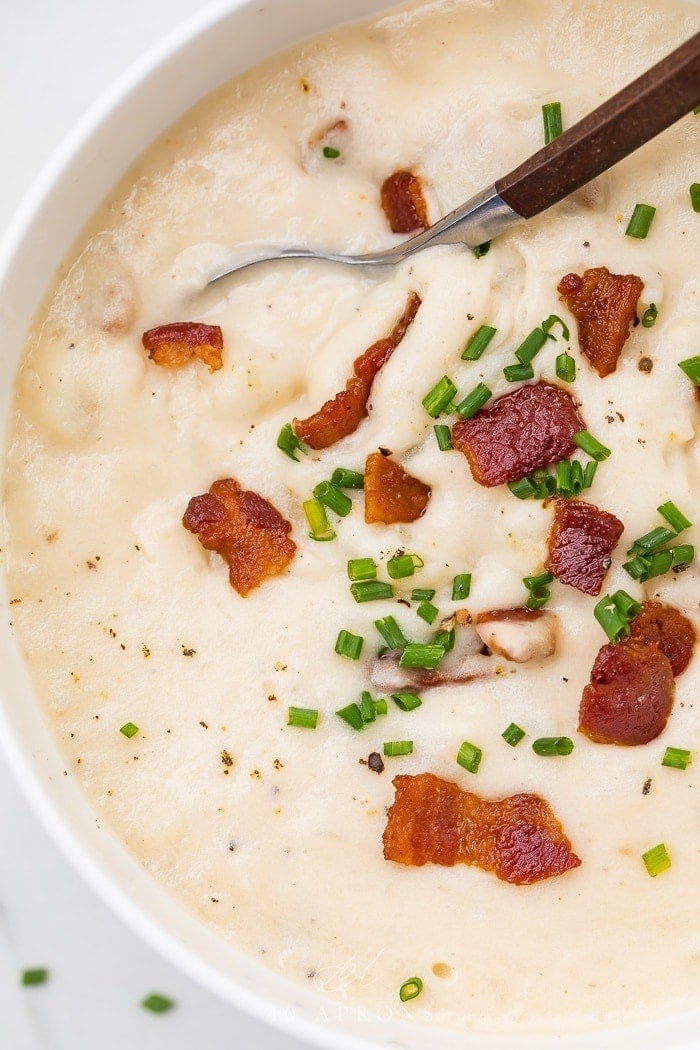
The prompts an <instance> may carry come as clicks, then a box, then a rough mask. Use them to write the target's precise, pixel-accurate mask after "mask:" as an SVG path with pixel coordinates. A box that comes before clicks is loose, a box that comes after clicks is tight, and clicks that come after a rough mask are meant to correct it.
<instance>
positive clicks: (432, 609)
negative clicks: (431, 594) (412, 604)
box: [416, 602, 440, 626]
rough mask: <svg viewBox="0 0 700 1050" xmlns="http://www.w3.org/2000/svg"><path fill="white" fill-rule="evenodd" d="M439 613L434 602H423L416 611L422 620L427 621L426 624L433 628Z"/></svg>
mask: <svg viewBox="0 0 700 1050" xmlns="http://www.w3.org/2000/svg"><path fill="white" fill-rule="evenodd" d="M439 612H440V610H439V609H438V608H437V607H436V606H434V605H433V603H432V602H421V603H420V605H419V606H418V608H417V609H416V613H417V614H418V616H420V618H421V620H425V622H426V623H427V624H430V625H431V626H432V624H434V623H435V620H436V619H437V616H438V613H439Z"/></svg>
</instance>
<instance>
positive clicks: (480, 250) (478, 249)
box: [472, 241, 491, 259]
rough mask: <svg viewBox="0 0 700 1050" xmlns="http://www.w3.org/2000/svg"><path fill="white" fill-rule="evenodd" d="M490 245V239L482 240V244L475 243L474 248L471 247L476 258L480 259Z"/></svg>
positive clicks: (487, 251)
mask: <svg viewBox="0 0 700 1050" xmlns="http://www.w3.org/2000/svg"><path fill="white" fill-rule="evenodd" d="M490 247H491V241H484V243H483V244H477V246H476V248H472V251H473V252H474V255H475V256H476V257H477V259H480V258H481V256H482V255H488V253H489V249H490Z"/></svg>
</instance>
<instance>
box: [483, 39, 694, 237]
mask: <svg viewBox="0 0 700 1050" xmlns="http://www.w3.org/2000/svg"><path fill="white" fill-rule="evenodd" d="M699 103H700V33H696V34H695V36H692V37H691V38H690V39H689V40H687V41H686V42H685V43H684V44H682V45H681V47H679V48H677V49H676V50H675V51H672V52H671V54H670V55H667V56H666V58H664V59H662V60H661V62H658V63H657V64H656V65H655V66H652V68H651V69H649V70H648V71H647V72H646V73H644V74H642V76H641V77H638V78H637V80H634V81H632V83H631V84H628V86H627V87H626V88H623V90H622V91H619V92H618V93H617V95H613V97H612V98H610V99H608V101H607V102H604V103H603V105H602V106H599V107H598V108H597V109H594V110H593V112H592V113H589V114H588V116H587V117H584V118H583V120H580V121H579V122H578V124H574V126H573V127H572V128H569V129H568V131H565V132H564V133H563V134H562V135H560V136H559V138H556V139H554V141H553V142H550V143H549V145H548V146H545V147H544V149H541V150H539V151H538V152H537V153H535V154H534V155H533V156H532V157H529V158H528V160H526V161H524V163H523V164H520V165H519V166H518V167H517V168H515V169H514V170H513V171H511V172H510V173H509V174H508V175H504V177H503V178H502V179H499V180H498V181H497V182H496V190H497V191H498V194H499V196H500V197H501V200H503V201H504V202H505V203H506V204H508V205H509V206H510V207H511V208H512V209H513V211H515V212H517V213H518V215H520V216H522V218H524V219H530V218H532V216H533V215H539V213H540V212H542V211H544V210H545V208H549V207H551V205H552V204H556V203H557V201H560V200H562V199H563V198H564V197H567V196H568V195H569V194H570V193H573V191H574V190H577V189H579V187H580V186H584V185H585V184H586V183H587V182H590V180H591V179H593V178H595V177H596V175H600V174H601V173H602V172H604V171H607V169H608V168H610V167H612V165H613V164H617V162H618V161H619V160H622V159H623V157H627V156H628V155H629V154H630V153H633V152H634V151H635V150H636V149H638V148H639V147H640V146H643V145H644V143H645V142H648V141H649V139H652V138H654V136H655V135H658V134H659V132H661V131H664V129H665V128H667V127H669V126H670V125H671V124H673V123H675V121H677V120H679V119H680V118H681V117H683V116H685V115H686V114H687V113H690V111H691V110H692V109H693V108H694V107H695V106H697V105H698V104H699Z"/></svg>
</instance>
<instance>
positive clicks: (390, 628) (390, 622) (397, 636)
mask: <svg viewBox="0 0 700 1050" xmlns="http://www.w3.org/2000/svg"><path fill="white" fill-rule="evenodd" d="M374 626H375V627H376V628H377V630H378V631H379V633H380V635H381V636H382V638H383V639H384V641H385V642H386V644H387V646H388V648H389V649H403V648H405V646H406V645H407V644H408V643H407V642H406V639H405V638H404V636H403V633H402V631H401V628H400V627H399V625H398V624H397V622H396V620H395V619H394V617H393V616H385V617H384V619H383V620H375V621H374Z"/></svg>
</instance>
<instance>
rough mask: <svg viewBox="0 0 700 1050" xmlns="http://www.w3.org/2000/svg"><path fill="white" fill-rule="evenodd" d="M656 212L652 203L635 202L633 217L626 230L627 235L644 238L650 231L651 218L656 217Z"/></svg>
mask: <svg viewBox="0 0 700 1050" xmlns="http://www.w3.org/2000/svg"><path fill="white" fill-rule="evenodd" d="M655 214H656V208H652V206H651V204H635V206H634V211H633V212H632V217H631V218H630V221H629V222H628V223H627V229H626V230H625V233H626V234H627V236H628V237H636V238H637V239H638V240H644V238H645V237H646V235H647V234H648V233H649V227H650V226H651V220H652V219H653V218H654V215H655Z"/></svg>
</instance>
